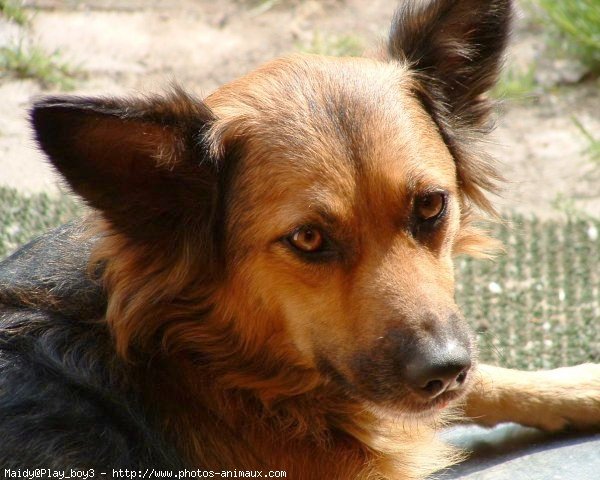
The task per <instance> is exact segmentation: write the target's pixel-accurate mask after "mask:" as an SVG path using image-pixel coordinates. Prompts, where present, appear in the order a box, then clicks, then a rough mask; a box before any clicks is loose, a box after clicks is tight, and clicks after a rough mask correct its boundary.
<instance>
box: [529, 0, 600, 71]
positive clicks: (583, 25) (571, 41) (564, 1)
mask: <svg viewBox="0 0 600 480" xmlns="http://www.w3.org/2000/svg"><path fill="white" fill-rule="evenodd" d="M537 2H538V4H539V5H540V6H541V8H542V9H543V11H544V13H545V16H546V18H547V19H548V20H550V22H551V24H552V25H553V27H554V29H555V31H556V32H557V33H558V37H559V41H560V43H559V45H560V46H561V47H562V49H563V50H564V51H565V52H566V53H568V54H571V55H574V56H576V57H577V58H578V59H580V60H581V61H582V62H583V63H585V64H586V65H587V66H588V68H589V69H590V71H591V72H593V73H594V74H600V0H560V1H558V0H537Z"/></svg>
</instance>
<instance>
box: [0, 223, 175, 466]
mask: <svg viewBox="0 0 600 480" xmlns="http://www.w3.org/2000/svg"><path fill="white" fill-rule="evenodd" d="M92 242H93V241H92V240H82V239H81V225H79V224H78V223H73V224H70V225H67V226H64V227H61V228H58V229H56V230H55V231H53V232H51V233H49V234H47V235H44V236H43V237H40V238H38V239H36V240H34V241H33V242H31V243H30V244H28V245H26V246H25V247H23V248H22V249H21V250H20V251H18V252H17V253H16V254H14V255H13V256H11V257H9V258H8V259H6V260H4V261H3V262H1V263H0V467H1V468H2V469H4V468H55V469H67V468H69V469H70V468H82V469H83V468H85V469H89V468H95V469H98V470H99V471H102V470H104V471H105V470H106V469H107V467H109V468H142V467H144V468H145V467H152V466H156V467H161V468H169V469H179V468H182V464H181V462H180V461H179V459H178V458H177V456H176V454H175V453H174V452H173V451H172V449H171V448H170V447H169V445H167V444H166V442H165V441H164V440H163V439H162V438H161V435H160V433H158V432H159V430H158V429H157V428H156V427H155V426H154V422H153V421H152V415H151V412H148V411H147V409H146V408H145V407H144V406H143V405H142V404H141V403H140V402H139V401H138V394H137V392H136V391H137V385H139V382H140V381H144V376H145V375H146V374H147V375H150V374H151V372H145V371H141V372H140V371H136V369H135V368H134V367H133V366H131V365H128V364H125V363H124V362H122V361H120V360H118V359H117V356H116V354H115V352H114V347H113V344H112V341H111V338H110V334H109V332H108V329H107V326H106V324H105V323H103V322H100V321H98V320H99V319H101V317H102V315H103V311H104V307H105V298H104V294H103V292H102V289H101V288H100V286H99V285H98V284H96V283H95V281H94V280H93V279H91V278H89V277H88V276H87V274H86V265H87V259H88V255H89V250H90V248H91V245H92ZM2 473H3V470H2V471H0V474H2Z"/></svg>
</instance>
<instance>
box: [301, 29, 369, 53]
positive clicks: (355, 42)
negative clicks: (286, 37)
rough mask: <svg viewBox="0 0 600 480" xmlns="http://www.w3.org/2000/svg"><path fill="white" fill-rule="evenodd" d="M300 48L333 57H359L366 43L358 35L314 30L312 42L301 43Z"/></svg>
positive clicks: (307, 51)
mask: <svg viewBox="0 0 600 480" xmlns="http://www.w3.org/2000/svg"><path fill="white" fill-rule="evenodd" d="M299 50H300V51H303V52H306V53H315V54H318V55H329V56H331V57H359V56H361V55H362V54H363V52H364V45H363V41H362V39H361V38H360V37H358V36H356V35H334V34H325V33H322V32H313V35H312V38H311V40H310V42H308V43H306V44H304V45H300V46H299Z"/></svg>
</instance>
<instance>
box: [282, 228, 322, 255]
mask: <svg viewBox="0 0 600 480" xmlns="http://www.w3.org/2000/svg"><path fill="white" fill-rule="evenodd" d="M288 241H289V242H290V244H291V245H292V246H293V247H294V248H297V249H298V250H300V251H301V252H305V253H313V252H318V251H319V250H321V249H322V247H323V244H324V236H323V233H322V232H321V231H320V230H318V229H317V228H314V227H300V228H298V229H297V230H296V231H294V233H292V234H291V235H290V236H289V237H288Z"/></svg>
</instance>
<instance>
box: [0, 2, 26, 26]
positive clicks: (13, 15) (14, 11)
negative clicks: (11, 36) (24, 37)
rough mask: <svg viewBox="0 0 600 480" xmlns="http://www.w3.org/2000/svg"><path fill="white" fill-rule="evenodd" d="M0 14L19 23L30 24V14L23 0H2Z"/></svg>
mask: <svg viewBox="0 0 600 480" xmlns="http://www.w3.org/2000/svg"><path fill="white" fill-rule="evenodd" d="M0 16H1V17H4V18H6V19H8V20H9V21H11V22H14V23H16V24H17V25H21V26H26V25H28V24H29V15H27V12H26V11H25V9H24V8H23V2H22V1H19V0H0Z"/></svg>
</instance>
